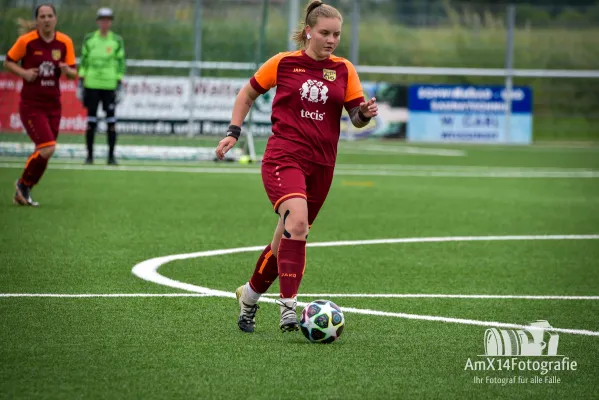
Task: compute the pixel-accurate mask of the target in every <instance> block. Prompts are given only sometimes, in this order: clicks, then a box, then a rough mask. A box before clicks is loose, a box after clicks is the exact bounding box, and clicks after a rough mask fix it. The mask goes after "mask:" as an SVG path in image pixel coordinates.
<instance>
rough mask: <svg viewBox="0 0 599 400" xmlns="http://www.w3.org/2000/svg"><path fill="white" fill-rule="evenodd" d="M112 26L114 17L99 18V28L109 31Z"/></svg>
mask: <svg viewBox="0 0 599 400" xmlns="http://www.w3.org/2000/svg"><path fill="white" fill-rule="evenodd" d="M111 26H112V18H100V19H98V28H100V30H102V31H109V30H110V27H111Z"/></svg>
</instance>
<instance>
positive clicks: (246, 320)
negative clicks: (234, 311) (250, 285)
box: [235, 284, 260, 333]
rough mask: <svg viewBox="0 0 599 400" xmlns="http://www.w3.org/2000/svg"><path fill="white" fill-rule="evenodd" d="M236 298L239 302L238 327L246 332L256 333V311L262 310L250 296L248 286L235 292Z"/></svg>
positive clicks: (243, 286)
mask: <svg viewBox="0 0 599 400" xmlns="http://www.w3.org/2000/svg"><path fill="white" fill-rule="evenodd" d="M235 296H236V297H237V301H238V302H239V318H238V319H237V326H239V329H241V330H242V331H244V332H248V333H251V332H254V328H255V327H256V311H258V309H259V308H260V306H258V304H256V301H255V300H252V298H250V296H249V295H248V291H247V287H246V285H245V284H244V285H241V286H239V287H238V288H237V290H236V291H235Z"/></svg>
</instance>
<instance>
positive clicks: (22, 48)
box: [4, 36, 39, 82]
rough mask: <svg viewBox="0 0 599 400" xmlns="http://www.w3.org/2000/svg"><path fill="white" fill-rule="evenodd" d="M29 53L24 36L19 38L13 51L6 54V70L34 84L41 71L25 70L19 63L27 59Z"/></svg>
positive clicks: (12, 48) (35, 69)
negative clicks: (24, 58)
mask: <svg viewBox="0 0 599 400" xmlns="http://www.w3.org/2000/svg"><path fill="white" fill-rule="evenodd" d="M26 52H27V41H26V40H25V38H24V37H23V36H21V37H19V38H18V39H17V41H16V42H15V44H14V45H13V46H12V47H11V49H10V50H9V51H8V53H6V58H5V59H4V68H6V70H8V71H10V72H12V73H13V74H15V75H17V76H18V77H20V78H23V79H24V80H26V81H27V82H33V81H34V80H35V78H37V74H38V72H39V70H38V69H37V68H29V69H25V68H23V67H21V66H20V65H19V64H18V62H19V61H21V60H22V59H23V57H25V53H26Z"/></svg>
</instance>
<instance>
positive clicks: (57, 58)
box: [4, 4, 77, 206]
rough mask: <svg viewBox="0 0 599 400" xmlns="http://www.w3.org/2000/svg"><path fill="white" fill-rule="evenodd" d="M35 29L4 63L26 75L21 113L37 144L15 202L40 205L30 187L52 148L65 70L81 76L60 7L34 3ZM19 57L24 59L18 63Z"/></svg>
mask: <svg viewBox="0 0 599 400" xmlns="http://www.w3.org/2000/svg"><path fill="white" fill-rule="evenodd" d="M35 22H36V29H35V30H33V31H31V32H29V33H26V34H24V35H22V36H20V37H19V38H18V39H17V41H16V43H15V44H14V46H13V47H12V48H11V49H10V50H9V51H8V53H7V54H6V58H5V60H4V67H5V68H6V69H7V70H9V71H10V72H12V73H13V74H15V75H17V76H19V77H21V78H23V89H22V91H21V102H20V104H19V114H20V116H21V121H22V122H23V126H24V127H25V129H26V130H27V134H28V135H29V137H30V138H31V140H32V141H33V143H35V150H34V152H33V154H31V156H30V157H29V159H28V160H27V163H26V164H25V170H24V171H23V174H22V175H21V178H19V180H18V181H17V183H16V189H17V191H16V193H15V196H14V199H13V201H14V203H15V204H20V205H24V206H26V205H29V206H37V205H39V204H38V203H37V202H34V201H33V200H32V199H31V194H30V193H31V188H32V187H33V186H34V185H35V184H37V183H38V182H39V180H40V178H41V177H42V175H43V174H44V171H45V170H46V167H47V166H48V160H49V159H50V157H52V155H53V154H54V149H55V145H56V138H57V137H58V129H59V127H60V117H61V104H60V87H59V81H58V79H59V78H60V75H61V74H64V75H66V77H67V78H69V79H75V78H76V77H77V70H76V69H75V51H74V48H73V41H72V40H71V38H69V37H68V36H67V35H65V34H64V33H61V32H57V31H56V10H55V9H54V6H52V5H50V4H42V5H39V6H38V7H37V8H36V9H35ZM19 62H21V65H19V64H18V63H19Z"/></svg>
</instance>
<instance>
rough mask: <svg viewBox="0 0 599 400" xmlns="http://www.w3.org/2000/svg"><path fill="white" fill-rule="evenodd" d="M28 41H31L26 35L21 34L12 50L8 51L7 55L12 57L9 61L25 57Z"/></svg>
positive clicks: (17, 60) (16, 60)
mask: <svg viewBox="0 0 599 400" xmlns="http://www.w3.org/2000/svg"><path fill="white" fill-rule="evenodd" d="M27 43H29V41H28V40H27V39H26V38H25V37H24V36H20V37H19V38H18V39H17V41H16V42H15V44H14V45H13V46H12V47H11V48H10V50H8V53H6V56H7V57H8V58H9V59H10V60H9V61H14V62H19V61H21V60H22V59H23V57H25V52H26V51H27Z"/></svg>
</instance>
